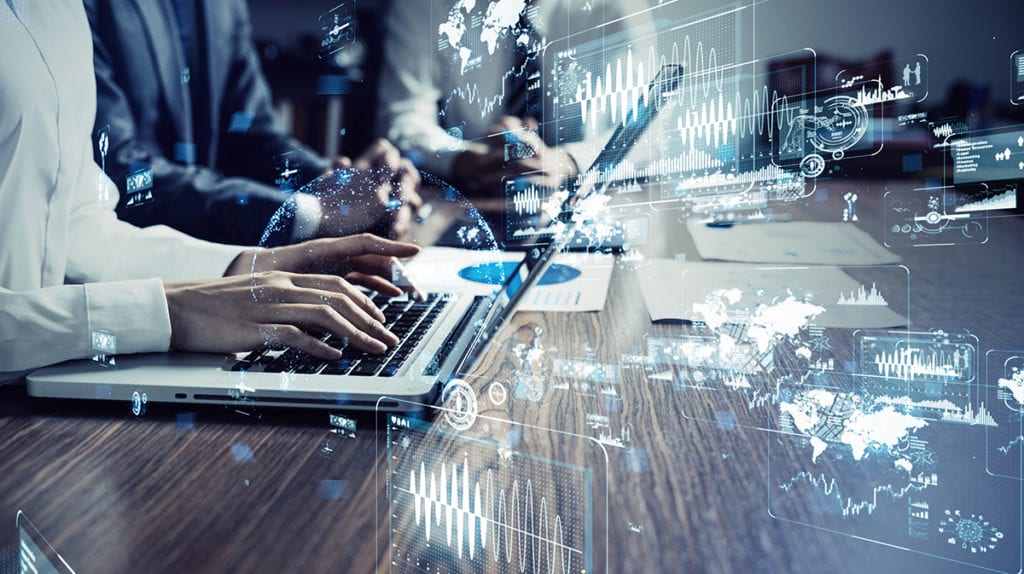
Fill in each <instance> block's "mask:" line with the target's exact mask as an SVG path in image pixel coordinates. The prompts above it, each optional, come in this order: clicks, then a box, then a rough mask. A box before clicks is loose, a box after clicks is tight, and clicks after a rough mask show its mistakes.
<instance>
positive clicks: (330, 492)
mask: <svg viewBox="0 0 1024 574" xmlns="http://www.w3.org/2000/svg"><path fill="white" fill-rule="evenodd" d="M319 491H320V498H322V499H323V500H341V499H343V498H350V497H351V493H350V492H349V488H348V481H347V480H321V481H320V487H319Z"/></svg>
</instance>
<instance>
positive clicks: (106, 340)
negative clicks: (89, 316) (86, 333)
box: [90, 329, 117, 367]
mask: <svg viewBox="0 0 1024 574" xmlns="http://www.w3.org/2000/svg"><path fill="white" fill-rule="evenodd" d="M90 339H91V340H90V343H91V345H90V346H91V348H92V360H93V361H95V362H96V363H98V364H100V365H102V366H104V367H113V366H115V365H116V362H115V360H114V357H115V355H117V335H116V334H114V333H111V332H110V331H104V330H102V329H98V330H95V331H93V332H92V333H91V334H90Z"/></svg>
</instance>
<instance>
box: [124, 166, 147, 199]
mask: <svg viewBox="0 0 1024 574" xmlns="http://www.w3.org/2000/svg"><path fill="white" fill-rule="evenodd" d="M125 193H127V194H128V201H127V202H126V203H125V207H134V206H136V205H142V204H143V203H149V202H150V201H153V166H151V165H148V164H146V165H143V166H140V167H137V168H135V169H134V170H133V171H132V172H131V173H129V174H128V177H127V178H125Z"/></svg>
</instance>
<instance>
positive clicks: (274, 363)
mask: <svg viewBox="0 0 1024 574" xmlns="http://www.w3.org/2000/svg"><path fill="white" fill-rule="evenodd" d="M372 299H373V303H374V304H375V305H377V306H378V307H379V308H380V310H381V311H382V312H383V313H384V325H385V326H386V327H387V328H388V330H389V331H391V332H392V333H394V334H395V336H396V337H398V338H399V343H398V344H397V345H395V346H394V347H392V348H390V349H388V350H387V351H386V352H384V353H383V354H379V355H378V354H374V353H367V352H364V351H360V350H358V349H356V348H354V347H352V346H350V345H348V344H347V341H346V338H345V337H335V336H334V335H331V334H330V333H328V334H325V335H323V336H322V337H321V339H320V340H322V341H323V342H325V343H327V344H328V345H330V346H332V347H334V348H335V349H338V350H340V351H341V353H342V355H341V359H338V360H336V361H324V360H323V359H319V358H316V357H313V356H310V355H308V354H306V353H304V352H302V351H299V350H298V349H283V350H282V349H273V348H270V347H266V346H264V347H262V348H260V349H257V350H255V351H253V352H251V353H249V354H248V355H246V356H245V358H243V359H241V360H240V361H238V362H236V363H235V364H234V365H233V366H232V367H231V370H232V371H252V372H264V373H299V374H308V375H316V374H319V375H353V376H361V377H373V376H377V377H393V376H395V375H397V374H398V372H399V371H400V370H401V368H402V365H404V364H405V362H406V361H407V360H409V357H411V356H412V353H413V351H415V350H416V347H417V346H418V345H419V344H420V341H422V340H423V337H425V336H426V334H427V332H428V331H429V330H430V328H431V327H432V326H433V325H434V323H435V322H437V318H438V317H439V316H440V315H441V312H442V311H443V310H444V308H445V307H446V306H447V305H448V303H449V302H450V301H451V298H450V296H448V295H445V294H440V293H429V294H427V297H426V300H424V301H412V300H399V299H390V298H388V297H386V296H383V295H379V294H378V295H375V296H373V297H372Z"/></svg>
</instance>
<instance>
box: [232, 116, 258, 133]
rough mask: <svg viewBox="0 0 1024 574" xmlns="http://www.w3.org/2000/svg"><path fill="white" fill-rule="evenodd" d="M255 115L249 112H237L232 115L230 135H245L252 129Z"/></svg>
mask: <svg viewBox="0 0 1024 574" xmlns="http://www.w3.org/2000/svg"><path fill="white" fill-rule="evenodd" d="M252 121H253V115H252V114H250V113H249V112H235V113H233V114H231V121H230V123H229V124H228V133H229V134H234V133H245V132H247V131H249V130H250V129H251V128H252Z"/></svg>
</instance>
